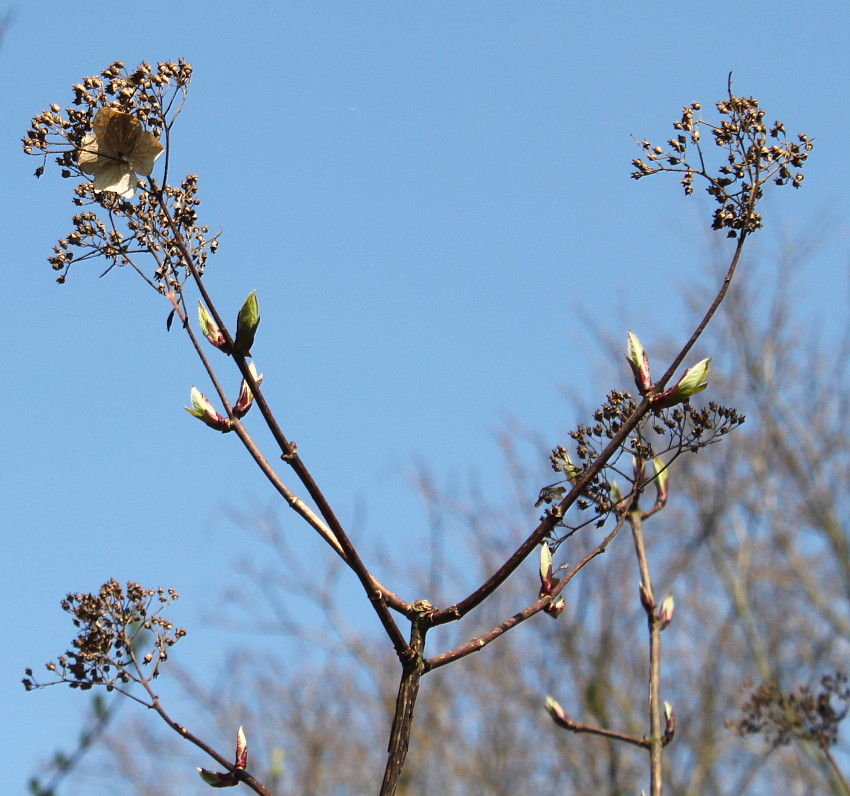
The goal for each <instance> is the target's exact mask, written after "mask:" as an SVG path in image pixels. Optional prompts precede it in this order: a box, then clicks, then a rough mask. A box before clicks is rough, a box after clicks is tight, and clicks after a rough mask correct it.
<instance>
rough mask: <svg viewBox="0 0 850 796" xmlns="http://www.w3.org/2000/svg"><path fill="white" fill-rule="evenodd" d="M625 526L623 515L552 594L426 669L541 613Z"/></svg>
mask: <svg viewBox="0 0 850 796" xmlns="http://www.w3.org/2000/svg"><path fill="white" fill-rule="evenodd" d="M622 527H623V518H622V517H621V518H620V519H619V520H618V521H617V524H616V525H615V526H614V528H613V530H612V531H611V532H610V533H609V534H608V535H607V536H606V537H605V538H604V539H603V540H602V541H601V542H600V543H599V544H598V545H597V546H596V547H595V548H594V549H593V550H591V551H590V552H589V553H588V554H587V555H586V556H585V557H584V558H583V559H582V560H581V561H579V562H578V563H577V564H575V566H573V567H572V568H571V569H570V570H569V571H568V572H567V574H566V575H564V577H563V578H562V579H561V581H560V583H559V584H558V585H557V586H556V587H555V588H554V589H552V592H551V593H550V594H547V595H546V596H545V597H541V598H540V599H539V600H537V601H536V602H534V603H532V604H531V605H529V606H528V607H527V608H525V609H523V610H522V611H520V612H519V613H516V614H514V615H513V616H511V617H509V618H508V619H506V620H505V621H504V622H502V623H501V624H499V625H496V627H494V628H493V629H492V630H489V631H488V632H487V633H484V634H483V635H481V636H477V637H476V638H473V639H470V640H469V641H467V642H465V643H464V644H461V645H460V646H459V647H455V649H453V650H449V651H448V652H444V653H442V654H441V655H435V656H434V657H433V658H427V659H426V660H425V671H426V672H430V671H431V670H432V669H438V668H439V667H441V666H445V665H446V664H449V663H453V662H454V661H457V660H460V659H461V658H465V657H466V656H467V655H471V654H472V653H473V652H478V651H480V650H482V649H484V647H486V646H487V645H488V644H490V643H491V642H492V641H495V640H496V639H497V638H499V637H500V636H502V635H504V634H505V633H507V632H508V631H509V630H511V629H512V628H514V627H516V626H517V625H519V624H521V623H522V622H525V620H526V619H530V618H531V617H532V616H534V615H535V614H537V613H540V611H542V610H543V609H544V608H546V606H547V605H550V604H551V603H552V602H553V601H554V599H555V598H556V597H557V596H558V595H559V594H560V593H561V591H562V590H563V589H564V587H565V586H566V585H567V584H568V583H569V582H570V581H571V580H572V579H573V578H574V577H575V576H576V575H577V574H578V572H579V571H580V570H581V569H583V568H584V567H585V566H587V564H589V563H590V562H591V561H592V560H593V559H594V558H596V557H597V556H599V555H602V553H604V552H605V549H606V548H607V547H608V545H609V544H610V543H611V541H612V540H613V539H614V537H615V536H616V535H617V534H618V533H619V531H620V528H622Z"/></svg>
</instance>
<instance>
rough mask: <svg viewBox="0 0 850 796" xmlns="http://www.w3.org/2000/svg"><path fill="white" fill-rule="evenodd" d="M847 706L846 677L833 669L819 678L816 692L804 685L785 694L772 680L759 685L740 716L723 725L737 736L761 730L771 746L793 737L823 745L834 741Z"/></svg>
mask: <svg viewBox="0 0 850 796" xmlns="http://www.w3.org/2000/svg"><path fill="white" fill-rule="evenodd" d="M848 709H850V688H848V687H847V676H846V675H844V674H842V673H840V672H837V673H836V674H835V676H832V675H827V676H826V677H824V678H822V679H821V691H820V692H819V693H817V694H813V693H812V692H811V689H809V688H808V687H806V686H802V687H801V688H799V689H798V690H797V691H796V692H793V691H792V692H791V693H788V694H785V693H783V692H782V691H781V690H780V688H779V686H777V685H776V684H775V683H768V684H766V685H762V686H760V687H759V688H757V689H756V690H755V691H753V692H752V694H751V695H750V698H749V700H748V701H747V702H746V704H745V705H744V706H743V708H742V709H741V710H742V713H743V714H744V715H743V718H741V719H740V720H739V721H738V722H732V721H728V722H726V725H727V727H729V728H730V729H731V730H733V731H734V732H736V733H737V734H738V735H758V734H760V733H764V734H765V736H766V738H767V741H768V742H769V743H770V745H771V746H772V747H773V748H774V749H775V748H776V747H778V746H785V745H787V744H789V743H791V741H793V740H800V741H814V742H815V743H816V744H818V746H820V747H822V748H827V747H829V746H833V745H834V744H835V742H836V741H837V740H838V725H839V724H840V723H841V722H842V721H843V720H844V717H845V716H846V715H847V711H848Z"/></svg>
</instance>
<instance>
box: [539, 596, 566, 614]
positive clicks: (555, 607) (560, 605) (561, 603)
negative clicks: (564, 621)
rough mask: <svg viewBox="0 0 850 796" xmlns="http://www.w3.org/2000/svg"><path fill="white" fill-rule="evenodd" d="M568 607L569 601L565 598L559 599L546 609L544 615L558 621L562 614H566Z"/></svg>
mask: <svg viewBox="0 0 850 796" xmlns="http://www.w3.org/2000/svg"><path fill="white" fill-rule="evenodd" d="M566 607H567V601H566V600H565V599H564V598H563V597H559V598H558V599H557V600H555V602H553V603H549V605H547V606H546V607H545V608H544V609H543V613H545V614H547V615H548V616H551V617H552V618H553V619H557V618H558V617H559V616H560V615H561V614H562V613H564V609H565V608H566Z"/></svg>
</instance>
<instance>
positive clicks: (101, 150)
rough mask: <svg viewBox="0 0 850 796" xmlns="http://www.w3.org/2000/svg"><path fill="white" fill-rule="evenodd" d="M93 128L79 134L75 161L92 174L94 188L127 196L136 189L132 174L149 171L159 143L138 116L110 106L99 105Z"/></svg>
mask: <svg viewBox="0 0 850 796" xmlns="http://www.w3.org/2000/svg"><path fill="white" fill-rule="evenodd" d="M93 128H94V131H93V132H91V133H88V134H87V135H86V136H85V137H84V138H83V141H82V144H81V146H80V150H79V153H78V155H77V163H78V164H79V166H80V168H81V169H82V170H83V171H84V172H86V173H87V174H91V175H93V176H94V189H95V190H96V191H114V192H115V193H117V194H120V195H121V196H122V197H124V198H125V199H129V198H130V197H131V196H133V194H134V193H135V192H136V186H137V185H138V177H137V176H136V175H137V174H143V175H145V176H147V175H149V174H150V173H151V171H152V170H153V164H154V162H155V161H156V159H157V158H158V157H159V156H160V155H161V154H162V151H163V147H162V144H160V143H159V141H158V140H157V138H156V136H154V135H153V133H150V132H148V131H147V130H143V129H142V125H141V124H140V123H139V121H138V119H136V118H134V117H133V116H131V115H130V114H129V113H122V112H121V111H116V110H114V109H113V108H101V109H100V110H99V111H98V112H97V115H96V116H95V117H94V125H93Z"/></svg>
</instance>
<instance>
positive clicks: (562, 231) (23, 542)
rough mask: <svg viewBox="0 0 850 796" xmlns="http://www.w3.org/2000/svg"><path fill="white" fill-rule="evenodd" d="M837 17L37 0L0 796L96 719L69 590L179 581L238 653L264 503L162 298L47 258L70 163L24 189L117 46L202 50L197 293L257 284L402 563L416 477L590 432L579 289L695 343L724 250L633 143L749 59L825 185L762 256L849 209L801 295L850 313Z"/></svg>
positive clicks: (20, 99)
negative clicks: (706, 267)
mask: <svg viewBox="0 0 850 796" xmlns="http://www.w3.org/2000/svg"><path fill="white" fill-rule="evenodd" d="M36 5H37V8H36ZM848 13H850V12H848V11H847V9H846V8H845V7H844V6H843V5H842V4H838V3H834V2H819V1H818V0H814V1H813V2H809V3H807V4H806V5H805V6H799V5H792V4H790V3H779V4H777V3H766V2H760V1H759V2H750V3H744V4H742V3H728V2H721V3H715V4H713V5H711V6H708V5H705V4H703V5H699V4H696V5H695V4H681V3H667V2H665V3H650V4H640V3H626V2H618V3H605V4H592V3H586V4H575V3H564V2H552V1H550V0H535V1H534V2H531V0H526V2H457V0H452V2H447V1H439V2H437V1H429V2H424V1H420V2H405V1H403V0H392V2H390V1H386V2H368V1H367V2H362V1H361V2H320V1H316V0H311V2H300V3H290V2H274V3H269V2H250V1H248V2H243V3H239V4H233V3H223V2H206V3H202V4H198V3H188V2H176V3H174V2H172V3H163V2H152V3H144V4H141V3H133V4H130V3H114V2H102V1H100V0H97V1H95V2H87V3H84V4H76V5H74V6H73V7H72V6H69V4H67V3H64V2H57V0H45V2H42V3H39V4H30V3H19V4H18V7H17V9H16V14H15V19H14V24H13V25H12V26H11V28H10V29H9V30H8V33H7V35H6V37H5V38H4V40H3V42H2V47H0V76H2V81H3V84H2V94H3V97H4V107H5V110H4V112H3V114H2V116H1V117H0V133H1V134H0V147H2V162H3V163H4V177H3V189H2V198H0V203H2V209H3V213H2V222H0V235H2V261H3V268H2V280H3V289H2V293H0V300H2V302H3V308H2V312H1V313H0V323H2V325H3V332H4V335H3V336H4V340H5V341H6V344H5V346H4V354H3V359H4V369H3V370H4V373H5V382H4V394H5V395H6V401H7V403H6V412H5V417H6V428H5V430H4V456H3V460H2V463H0V471H2V472H1V473H0V474H2V479H0V483H2V518H3V519H2V533H3V538H4V550H5V553H4V555H3V558H2V577H0V584H2V585H0V588H2V592H3V593H2V602H0V604H2V606H3V612H4V616H3V627H4V634H5V638H6V645H5V652H4V654H3V656H2V658H0V694H2V701H3V704H4V706H5V708H4V719H5V720H4V721H3V722H2V729H0V738H2V748H4V749H5V750H6V753H7V762H9V763H10V764H11V766H12V768H11V769H10V772H11V773H9V772H7V775H6V776H7V777H9V776H12V777H18V781H14V782H10V781H9V780H8V779H7V780H6V781H5V784H4V786H3V790H4V792H6V793H13V792H23V789H24V782H25V779H26V777H27V776H28V775H29V773H31V770H32V768H33V766H34V765H35V764H36V761H37V760H39V759H40V758H44V757H46V756H47V755H49V754H50V752H51V751H52V750H53V749H54V748H55V747H56V746H57V745H59V744H60V743H62V741H63V738H64V737H65V735H66V733H68V732H69V731H70V730H72V729H75V728H76V727H77V726H78V724H79V716H78V711H79V710H81V709H82V708H83V703H84V701H85V700H84V699H83V698H81V697H80V695H79V694H75V693H70V692H68V691H67V690H59V689H53V690H50V691H46V692H39V693H36V694H25V693H24V690H23V688H22V687H21V686H20V683H19V681H20V678H21V677H22V674H23V669H24V667H26V666H30V665H31V666H34V667H38V666H40V665H41V664H42V663H44V662H45V661H47V660H48V659H50V658H53V657H55V656H56V655H57V654H58V653H59V652H61V651H62V650H63V649H64V648H65V645H67V644H68V642H69V640H70V638H71V635H72V628H71V625H70V621H69V620H68V619H67V617H66V616H65V615H64V614H62V613H61V611H60V610H59V607H58V602H59V600H60V599H61V598H62V597H63V596H64V594H65V593H66V592H67V591H71V590H73V591H78V590H92V589H96V588H97V586H98V585H99V584H100V583H101V582H103V581H104V580H105V579H107V578H109V577H116V578H118V579H119V580H127V579H134V580H138V581H140V582H142V583H143V584H145V585H160V584H161V585H173V586H175V587H176V588H177V589H178V590H179V591H180V592H181V595H182V600H181V610H180V614H179V621H182V622H183V623H186V624H188V625H189V626H190V628H191V629H192V631H193V634H192V635H193V637H195V638H197V639H198V641H192V640H191V639H192V637H190V638H189V639H187V640H186V641H185V642H183V644H185V649H187V650H188V651H190V653H191V654H192V655H196V656H199V658H203V656H204V655H209V654H210V650H213V651H214V650H215V647H214V644H216V643H223V642H220V640H219V639H218V637H217V636H216V634H215V633H214V632H213V631H212V630H209V631H205V630H204V628H203V627H201V622H200V620H199V619H198V617H199V616H200V615H202V614H203V613H204V611H206V610H208V609H209V607H210V599H211V595H215V594H217V593H218V590H219V589H220V588H221V587H223V586H224V585H226V584H227V582H229V579H230V578H231V575H230V573H229V570H228V563H227V562H228V560H229V558H231V557H232V556H233V553H234V550H237V549H238V545H239V540H238V535H237V531H235V529H233V528H232V527H230V526H227V525H226V524H222V523H220V522H218V520H217V518H218V516H219V515H220V514H221V513H222V510H223V507H224V506H227V505H233V506H238V507H240V508H241V509H243V510H252V509H253V508H262V507H265V506H267V505H268V504H269V502H270V501H271V500H272V495H271V490H270V488H269V487H267V486H266V484H265V483H264V482H263V481H262V480H260V478H259V477H258V474H257V473H256V472H255V471H254V470H253V469H252V467H251V465H250V462H249V461H248V459H247V457H246V455H245V454H244V453H243V451H242V450H241V449H240V448H239V446H238V444H237V441H236V439H235V438H233V437H221V436H219V435H217V434H215V433H213V432H211V431H208V430H207V429H205V428H204V427H203V426H202V425H201V424H200V423H198V422H196V421H194V420H193V419H192V418H190V417H189V416H188V415H187V414H186V413H185V412H184V411H183V409H182V406H183V405H184V404H185V403H187V402H188V398H189V390H190V387H191V386H192V385H193V384H198V386H199V387H201V388H202V389H204V390H206V389H207V388H208V385H207V384H206V382H205V381H204V378H203V374H202V371H201V367H200V365H199V364H198V363H197V362H196V361H195V360H194V359H193V355H192V353H191V351H190V350H189V348H188V345H187V342H186V341H185V339H184V338H183V337H181V336H180V335H179V334H177V333H175V332H172V333H171V334H166V333H165V316H166V314H167V307H166V306H165V304H164V302H163V301H161V300H157V297H156V296H154V295H153V293H151V292H150V291H148V290H146V289H143V286H142V284H141V282H140V281H139V280H138V279H135V278H133V275H132V274H130V273H123V272H122V273H117V272H114V273H112V274H110V275H109V276H108V277H106V278H103V279H98V278H97V276H98V274H99V272H100V271H99V268H98V265H97V264H83V265H82V266H79V267H77V268H75V269H73V270H72V273H71V275H70V277H69V279H68V283H67V284H66V285H64V286H58V285H56V284H55V283H54V276H55V275H54V273H53V272H52V271H51V270H50V267H49V265H48V264H47V262H46V260H45V257H46V255H47V254H49V253H50V250H51V247H52V245H53V243H54V241H55V239H56V238H57V237H60V236H61V235H64V234H66V233H67V232H68V231H69V230H70V224H69V221H70V216H71V214H72V212H73V207H72V205H71V202H70V196H71V186H72V184H71V182H69V181H67V180H61V179H59V177H58V175H57V174H56V173H55V172H54V171H53V170H52V169H51V168H50V167H49V166H48V169H47V172H46V174H45V176H44V177H43V178H42V179H41V180H39V181H36V180H35V179H34V178H33V177H32V172H33V170H34V169H35V168H36V166H37V165H38V163H37V162H36V160H35V159H32V158H26V157H24V155H23V154H22V153H21V151H20V144H19V139H20V136H21V135H22V134H23V132H24V131H25V129H26V128H27V126H28V123H29V119H30V118H31V117H32V116H33V115H34V114H35V113H36V112H38V111H40V110H42V109H43V108H45V107H46V106H47V105H48V104H49V103H51V102H58V103H60V104H62V105H63V106H64V105H66V104H67V103H68V102H69V100H70V98H71V93H70V85H71V84H72V83H75V82H77V81H78V80H79V79H80V78H81V77H82V76H84V75H89V74H94V73H97V72H98V71H99V70H100V69H102V68H103V67H105V66H106V65H108V64H109V63H110V62H111V61H113V60H114V59H121V60H123V61H124V62H125V64H127V65H128V66H131V65H134V64H136V63H137V62H138V61H140V60H148V61H150V62H156V61H160V60H168V59H177V58H179V57H182V58H185V59H186V60H188V61H190V62H191V63H192V64H193V65H194V67H195V79H194V84H193V88H192V90H191V92H190V96H189V101H188V104H187V106H186V109H185V111H184V114H183V116H182V117H181V120H180V122H179V123H178V126H177V128H176V138H175V141H174V157H175V160H174V161H173V166H172V168H173V169H174V171H173V173H175V174H177V173H185V172H189V171H191V172H196V173H198V174H199V175H200V190H201V197H202V199H203V203H202V205H201V207H200V215H201V219H202V221H203V222H205V223H208V224H209V225H210V226H211V227H213V228H217V227H219V226H222V227H223V228H224V234H223V238H222V242H221V248H220V251H219V254H218V255H216V256H215V257H214V258H213V259H212V260H211V262H210V266H209V269H208V284H209V286H210V288H211V290H212V291H213V292H214V294H215V295H216V296H218V297H219V302H220V305H221V306H223V307H225V308H226V309H227V310H228V311H229V312H230V313H231V315H232V314H233V313H234V312H235V311H236V309H237V308H238V306H239V304H240V303H241V300H242V299H243V298H244V297H245V295H247V293H248V292H249V291H250V290H252V289H256V290H257V292H258V296H259V300H260V307H261V314H262V318H263V321H262V325H261V327H260V336H259V338H258V343H257V345H256V346H255V348H254V353H255V356H256V358H257V362H258V365H259V367H260V369H261V370H262V371H264V372H265V374H266V382H265V385H264V387H265V389H266V391H267V395H268V398H269V399H270V400H271V401H272V402H273V405H274V406H275V407H276V408H277V409H278V411H279V416H280V418H281V421H282V423H283V426H284V429H285V431H286V432H287V433H288V435H289V436H290V437H291V438H292V439H294V440H295V441H296V442H297V443H298V445H299V450H300V452H301V453H302V455H303V457H304V458H305V460H306V462H307V463H308V465H310V466H311V467H312V468H313V469H314V471H315V474H316V477H317V479H318V480H319V482H320V483H321V484H322V485H323V486H324V487H325V490H326V494H327V495H329V496H330V497H331V498H332V500H333V502H334V503H335V505H336V507H337V509H338V513H339V515H340V517H341V518H342V520H343V522H344V523H346V524H352V523H353V525H352V527H353V529H354V530H353V534H354V536H355V537H357V538H368V539H369V540H370V544H377V545H385V546H386V548H387V549H389V548H391V547H392V546H394V545H395V544H396V543H397V540H398V538H399V537H400V536H403V538H404V540H405V543H406V544H410V538H412V537H409V536H407V534H415V533H416V532H422V531H424V529H425V528H426V521H425V516H424V512H422V511H421V510H420V508H419V503H418V499H417V497H416V495H415V493H414V492H413V490H412V489H411V488H410V487H409V485H408V480H407V475H408V474H409V472H410V470H411V469H412V464H413V462H414V461H416V460H424V461H426V462H428V463H430V465H431V466H432V468H433V470H434V471H436V472H437V473H438V480H439V481H440V483H443V484H446V483H450V482H451V481H452V480H457V479H463V478H465V477H466V475H467V474H468V473H469V472H470V471H471V470H476V471H477V472H478V473H480V477H481V482H482V484H483V485H484V488H485V490H486V491H487V492H488V493H489V494H494V493H495V492H496V491H497V490H498V489H499V486H500V484H501V481H500V478H501V476H500V472H501V461H500V459H499V453H498V448H497V446H496V444H495V443H494V441H493V437H492V432H493V430H494V428H497V427H499V425H500V423H501V421H502V418H503V417H505V416H506V415H508V414H513V415H516V416H517V417H519V418H520V419H521V420H522V421H523V422H524V423H525V424H527V425H529V426H531V427H533V428H535V429H538V430H539V431H541V432H542V433H543V434H545V435H546V437H547V439H551V441H552V443H553V444H555V443H557V442H559V441H561V440H562V437H563V434H564V432H566V430H567V429H568V428H569V427H570V426H571V425H572V424H573V423H574V422H575V420H576V419H577V418H576V416H575V415H574V413H573V410H572V409H571V407H570V406H569V404H568V403H567V402H566V401H565V400H564V398H563V388H564V387H567V388H569V389H571V390H576V391H578V392H579V393H581V394H584V395H588V396H591V395H593V394H594V393H593V391H592V389H591V388H592V386H593V385H594V374H596V373H598V372H599V371H600V370H601V369H604V368H603V366H602V364H601V363H600V357H601V356H603V355H604V346H603V345H602V343H601V342H598V341H595V340H594V339H593V337H592V336H591V335H589V334H588V333H587V332H586V331H585V330H584V328H583V327H584V320H583V317H582V315H581V313H580V312H579V311H578V308H579V307H582V308H583V309H584V310H585V312H586V313H587V314H589V315H590V316H593V317H595V318H596V320H597V321H598V323H599V324H600V326H601V328H602V329H603V330H604V331H605V332H606V333H608V334H610V335H614V336H617V337H621V338H623V340H625V326H626V325H630V326H632V327H633V328H634V329H635V330H637V331H638V333H639V334H640V335H641V339H642V340H643V342H644V343H645V344H646V345H647V346H648V347H649V346H651V344H652V341H653V339H654V337H657V338H658V339H661V338H666V336H667V335H668V334H669V333H675V332H677V331H681V330H682V329H684V328H685V327H684V325H683V319H684V317H685V315H684V313H683V311H682V310H681V302H680V300H679V289H680V287H681V286H682V285H685V284H688V283H689V282H690V281H691V280H692V279H693V278H694V276H695V275H696V274H697V273H698V271H699V269H700V267H701V266H702V265H703V264H704V262H705V259H706V255H707V245H706V239H705V235H704V233H703V229H704V228H705V227H706V224H705V222H704V219H705V218H707V216H708V212H709V211H708V208H707V206H706V204H705V203H704V202H702V200H691V201H688V202H685V200H684V199H683V198H682V197H681V192H680V190H679V187H678V185H677V184H676V183H675V180H673V179H668V180H660V179H656V180H653V181H650V180H646V181H641V182H640V183H636V182H635V181H633V180H631V179H629V173H630V166H629V164H630V161H631V159H632V158H633V157H635V156H636V153H637V151H636V148H635V147H634V144H633V142H632V141H631V138H630V135H631V134H634V135H635V136H638V137H644V136H646V137H649V138H650V139H658V140H663V139H664V138H666V137H668V135H669V130H670V122H671V121H672V120H673V119H674V118H676V117H677V115H678V113H679V110H680V108H681V106H682V105H683V104H685V103H688V102H690V101H692V100H699V101H701V102H702V103H703V105H704V107H708V106H709V105H710V104H711V103H712V101H713V100H716V99H718V98H720V97H721V96H722V94H723V92H724V90H725V87H726V78H727V74H728V72H729V71H730V70H732V71H734V75H735V86H736V88H737V90H738V91H739V92H741V93H745V94H753V95H755V96H756V97H758V99H759V100H760V101H761V102H762V104H763V106H764V107H765V108H766V109H767V111H768V116H769V117H770V118H771V119H773V118H779V119H782V120H783V121H785V122H786V124H787V125H788V128H789V132H796V131H798V130H804V131H805V132H807V133H809V134H810V135H813V136H815V137H816V139H817V142H816V149H815V152H814V153H813V155H812V158H811V160H810V164H809V166H808V168H807V177H806V180H805V187H804V189H803V190H802V191H800V192H795V193H793V194H792V191H791V190H790V189H785V190H783V191H781V192H779V194H777V197H776V199H775V200H771V201H770V202H769V203H768V205H767V207H766V209H765V212H766V213H767V214H768V220H769V223H770V229H769V230H767V231H766V232H764V233H762V242H763V245H765V246H767V247H770V246H772V245H776V243H777V242H778V241H781V240H782V238H783V236H790V237H793V235H794V234H795V232H797V231H800V230H803V229H805V226H806V224H808V223H811V222H812V220H813V219H816V218H817V217H818V216H819V215H821V214H829V215H830V217H832V218H833V219H834V221H835V225H834V230H835V233H834V236H833V237H832V238H831V239H830V241H829V242H828V243H827V244H826V246H825V247H824V248H823V249H822V251H821V252H820V253H819V255H818V257H817V260H816V262H814V263H813V264H812V266H811V269H810V275H811V280H810V282H809V284H808V285H807V286H806V302H807V306H809V307H810V308H811V311H812V312H813V313H814V312H817V314H818V316H819V318H821V319H823V320H824V321H825V322H826V323H827V324H828V323H829V322H830V319H831V318H837V319H838V320H839V321H841V320H843V319H844V318H845V316H846V307H847V291H846V262H847V249H848V241H847V222H846V219H847V207H848V204H847V150H846V146H847V140H848V130H850V118H848V116H850V114H848V104H847V102H846V97H847V94H848V74H850V64H848V60H850V49H848V47H847V30H848V23H850V20H848ZM698 278H699V277H698ZM624 319H625V320H624ZM705 353H712V352H705ZM715 366H716V367H721V368H722V357H718V358H717V359H716V360H715ZM623 378H624V382H623V384H624V385H625V384H627V383H628V382H627V380H626V375H625V373H624V375H623ZM231 379H233V380H234V386H235V377H233V376H232V375H231ZM261 438H263V437H261ZM263 439H264V438H263ZM534 515H535V512H534V510H533V508H531V507H530V514H529V518H530V521H531V520H533V518H534ZM400 517H401V518H402V523H401V524H402V525H403V529H400V528H399V527H398V526H399V518H400ZM284 522H286V523H287V524H288V525H287V527H289V528H291V529H293V531H302V530H304V529H301V528H298V526H297V525H296V523H295V518H294V517H290V516H284ZM304 532H305V533H306V530H304ZM410 547H411V548H415V545H413V544H410ZM422 565H423V566H425V557H424V555H423V563H422ZM411 566H414V567H415V566H417V564H416V563H415V562H413V563H412V564H411ZM390 585H395V584H390ZM404 596H406V597H408V598H411V599H412V598H415V597H417V596H421V595H409V594H405V595H404ZM457 596H461V595H457ZM219 635H220V634H219ZM190 644H194V645H195V646H194V647H190V646H189V645H190ZM179 649H180V647H179V646H178V648H177V650H179ZM203 763H204V761H203V760H199V763H198V764H199V765H201V764H203Z"/></svg>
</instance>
